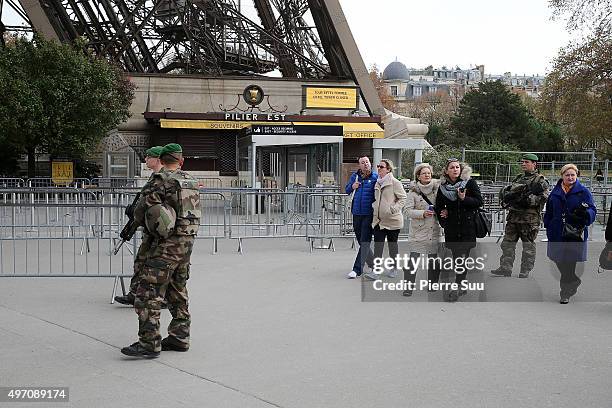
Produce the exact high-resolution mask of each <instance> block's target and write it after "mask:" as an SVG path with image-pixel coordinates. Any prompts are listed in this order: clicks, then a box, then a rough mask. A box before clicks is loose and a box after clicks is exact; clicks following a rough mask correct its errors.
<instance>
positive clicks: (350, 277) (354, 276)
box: [346, 271, 357, 279]
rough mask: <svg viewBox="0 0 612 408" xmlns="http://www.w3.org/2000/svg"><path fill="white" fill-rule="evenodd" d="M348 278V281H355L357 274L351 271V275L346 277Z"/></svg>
mask: <svg viewBox="0 0 612 408" xmlns="http://www.w3.org/2000/svg"><path fill="white" fill-rule="evenodd" d="M346 277H347V278H348V279H355V278H356V277H357V272H355V271H350V272H349V273H348V274H347V275H346Z"/></svg>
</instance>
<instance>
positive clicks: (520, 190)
mask: <svg viewBox="0 0 612 408" xmlns="http://www.w3.org/2000/svg"><path fill="white" fill-rule="evenodd" d="M549 188H550V184H549V183H548V180H546V178H544V176H543V175H541V174H539V173H537V172H525V173H523V174H520V175H518V176H517V177H516V178H515V179H514V180H512V185H510V186H507V187H505V188H504V189H502V191H501V192H500V202H502V203H503V202H504V198H505V197H507V196H508V195H509V194H515V195H516V197H517V199H516V200H515V201H513V202H512V203H510V205H509V207H508V208H509V210H510V211H509V212H508V217H507V218H506V221H508V222H515V223H521V224H527V223H529V224H539V223H540V221H541V217H542V209H543V208H544V205H545V204H546V200H547V198H548V194H549V193H550V192H549ZM533 191H539V192H538V194H534V193H533Z"/></svg>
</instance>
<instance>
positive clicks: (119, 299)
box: [115, 292, 135, 306]
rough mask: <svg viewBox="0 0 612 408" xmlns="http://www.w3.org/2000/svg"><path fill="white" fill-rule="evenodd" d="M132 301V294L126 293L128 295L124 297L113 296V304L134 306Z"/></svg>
mask: <svg viewBox="0 0 612 408" xmlns="http://www.w3.org/2000/svg"><path fill="white" fill-rule="evenodd" d="M134 300H135V296H134V294H133V293H132V292H128V294H127V295H124V296H115V302H117V303H121V304H122V305H131V306H134Z"/></svg>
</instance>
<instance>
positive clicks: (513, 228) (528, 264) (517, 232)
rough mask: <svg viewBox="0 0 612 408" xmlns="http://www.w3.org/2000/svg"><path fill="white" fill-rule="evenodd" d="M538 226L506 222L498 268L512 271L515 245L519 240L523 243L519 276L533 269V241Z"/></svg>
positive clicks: (534, 247)
mask: <svg viewBox="0 0 612 408" xmlns="http://www.w3.org/2000/svg"><path fill="white" fill-rule="evenodd" d="M539 229H540V224H530V223H516V222H507V223H506V230H505V231H504V239H503V241H502V243H501V249H502V256H501V258H500V259H499V265H500V268H501V269H503V270H505V271H512V266H513V265H514V257H515V252H516V243H517V242H518V240H519V238H520V239H521V241H523V254H522V257H521V274H529V272H531V270H532V269H533V265H534V263H535V258H536V244H535V240H536V238H537V236H538V231H539Z"/></svg>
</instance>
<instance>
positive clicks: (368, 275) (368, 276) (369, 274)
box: [363, 271, 380, 281]
mask: <svg viewBox="0 0 612 408" xmlns="http://www.w3.org/2000/svg"><path fill="white" fill-rule="evenodd" d="M363 277H364V278H366V279H367V280H371V281H375V280H379V279H380V275H377V274H375V273H374V272H372V271H369V272H366V273H364V274H363Z"/></svg>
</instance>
